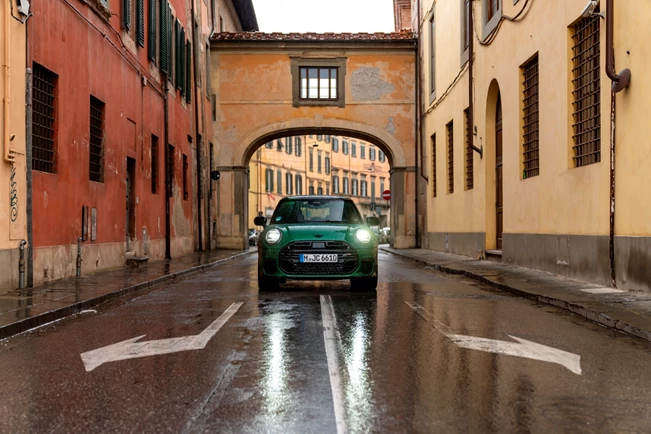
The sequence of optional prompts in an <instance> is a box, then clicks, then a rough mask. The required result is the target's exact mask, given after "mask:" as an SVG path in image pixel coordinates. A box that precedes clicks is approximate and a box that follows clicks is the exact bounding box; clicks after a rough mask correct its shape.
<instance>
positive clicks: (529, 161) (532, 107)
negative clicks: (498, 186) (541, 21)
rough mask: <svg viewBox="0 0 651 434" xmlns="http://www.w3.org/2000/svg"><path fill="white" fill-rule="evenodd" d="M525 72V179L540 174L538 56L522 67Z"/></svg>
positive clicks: (523, 127)
mask: <svg viewBox="0 0 651 434" xmlns="http://www.w3.org/2000/svg"><path fill="white" fill-rule="evenodd" d="M522 72H523V89H524V90H523V103H524V109H523V113H522V120H523V126H522V129H523V133H522V134H523V139H524V141H523V150H522V154H523V157H524V172H523V174H522V175H523V178H530V177H532V176H538V175H539V174H540V162H539V156H540V155H539V151H538V144H539V141H538V139H539V133H538V132H539V124H538V110H539V106H538V55H537V54H536V55H535V56H534V57H533V58H532V59H531V60H529V61H528V62H527V63H525V64H524V65H523V66H522Z"/></svg>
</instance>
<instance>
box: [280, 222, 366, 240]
mask: <svg viewBox="0 0 651 434" xmlns="http://www.w3.org/2000/svg"><path fill="white" fill-rule="evenodd" d="M360 226H361V225H346V224H336V223H328V224H322V225H321V224H294V225H292V224H287V225H278V226H277V227H278V229H280V230H282V231H283V232H284V233H285V234H286V235H287V238H286V241H297V240H329V241H344V240H346V239H347V236H348V234H350V233H352V232H353V231H354V230H355V229H357V228H358V227H360Z"/></svg>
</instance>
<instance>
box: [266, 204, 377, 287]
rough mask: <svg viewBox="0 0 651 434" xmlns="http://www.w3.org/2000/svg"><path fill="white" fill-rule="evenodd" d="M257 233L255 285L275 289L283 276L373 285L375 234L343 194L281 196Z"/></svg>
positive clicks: (374, 220)
mask: <svg viewBox="0 0 651 434" xmlns="http://www.w3.org/2000/svg"><path fill="white" fill-rule="evenodd" d="M254 223H255V225H256V226H265V228H264V230H263V231H262V232H261V233H260V236H259V237H258V288H259V289H260V290H265V289H275V288H277V287H278V285H279V284H280V283H283V282H284V281H286V280H287V279H291V280H338V279H350V283H351V289H353V290H368V291H374V290H375V288H376V287H377V238H376V236H375V234H374V233H373V231H372V230H371V228H370V226H374V225H378V224H379V220H378V218H377V217H367V219H366V222H364V221H363V219H362V216H361V215H360V213H359V211H358V209H357V206H355V203H354V202H353V201H352V200H350V199H348V198H345V197H336V196H295V197H286V198H284V199H281V200H280V202H278V205H277V206H276V209H275V211H274V213H273V216H272V217H271V220H270V222H269V223H268V224H267V222H266V219H265V217H263V216H259V217H256V218H255V220H254Z"/></svg>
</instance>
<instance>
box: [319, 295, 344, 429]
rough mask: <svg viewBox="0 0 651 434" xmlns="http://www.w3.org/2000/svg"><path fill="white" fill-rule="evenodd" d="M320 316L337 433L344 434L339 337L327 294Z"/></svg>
mask: <svg viewBox="0 0 651 434" xmlns="http://www.w3.org/2000/svg"><path fill="white" fill-rule="evenodd" d="M321 317H322V318H323V340H324V341H325V349H326V356H327V358H328V372H329V373H330V387H331V388H332V403H333V404H334V407H335V419H336V422H337V434H345V433H347V432H348V427H347V426H346V412H345V408H344V391H343V387H342V385H341V369H340V367H339V357H338V354H337V347H338V346H339V345H340V342H339V340H340V337H339V332H338V330H337V325H336V324H337V323H336V319H335V311H334V306H333V305H332V299H331V298H330V296H329V295H326V296H324V295H322V296H321Z"/></svg>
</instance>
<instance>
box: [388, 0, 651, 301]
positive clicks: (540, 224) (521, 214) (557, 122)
mask: <svg viewBox="0 0 651 434" xmlns="http://www.w3.org/2000/svg"><path fill="white" fill-rule="evenodd" d="M405 3H406V2H404V1H401V0H395V1H394V5H395V10H396V11H400V13H403V12H405V9H404V4H405ZM412 4H413V5H414V8H413V10H412V17H413V18H412V20H411V21H412V22H416V23H421V24H420V25H419V27H418V28H415V30H416V31H417V33H418V36H419V39H420V44H419V46H420V47H421V52H420V59H421V71H422V74H421V77H420V80H421V83H420V88H421V97H420V99H421V107H420V112H421V113H422V119H423V121H422V125H421V127H422V128H421V142H422V147H421V149H422V150H423V151H424V152H423V153H422V155H423V156H424V157H425V160H426V161H427V163H426V167H427V168H428V187H427V205H428V212H427V215H428V221H427V235H428V237H427V240H426V241H427V244H428V245H429V248H431V249H434V250H440V251H448V252H452V253H457V254H463V255H467V256H472V257H481V256H483V255H484V254H487V255H489V256H493V257H494V258H495V259H497V260H502V261H503V262H505V263H509V264H517V265H522V266H527V267H532V268H537V269H542V270H546V271H550V272H553V273H556V274H560V275H566V276H570V277H574V278H579V279H583V280H588V281H592V282H595V283H599V284H603V285H609V286H611V285H613V284H616V286H618V287H619V288H622V289H628V290H643V291H647V292H648V291H651V271H649V267H648V266H647V264H648V263H649V260H650V258H651V223H650V222H651V218H650V217H651V206H650V205H649V204H648V201H646V200H644V199H643V198H645V197H648V196H649V195H650V194H651V171H649V170H648V167H649V163H648V155H649V153H650V152H651V143H649V141H648V140H646V137H647V135H648V134H647V133H646V131H645V128H646V122H645V107H647V106H648V103H649V98H650V96H649V95H651V92H650V91H651V82H649V81H648V80H645V79H644V76H645V73H646V71H648V70H649V69H650V68H651V60H650V59H651V48H650V46H649V45H648V44H647V43H646V38H645V36H646V33H645V30H644V29H645V26H646V24H645V23H648V22H649V21H650V20H651V4H649V3H647V2H636V3H635V4H633V3H630V2H625V1H601V2H599V6H598V8H597V9H596V10H595V11H594V12H593V13H590V11H588V12H587V13H584V12H583V11H584V9H585V7H586V0H551V1H540V0H524V1H523V0H519V1H513V2H512V1H510V0H509V1H506V0H481V1H474V2H473V1H469V0H456V1H438V2H434V1H416V2H413V3H412ZM610 6H612V10H607V9H608V8H609V7H610ZM471 11H472V15H470V13H471ZM470 16H472V17H473V21H474V25H473V26H472V27H471V26H469V22H470V20H469V17H470ZM513 20H516V22H513ZM608 20H613V25H612V29H613V33H612V34H609V29H608V28H609V26H608ZM405 21H406V20H405V19H404V18H403V19H401V22H400V23H399V24H397V25H400V26H402V25H403V24H402V23H404V22H405ZM469 59H472V61H473V62H472V65H471V64H469ZM614 59H616V63H615V60H614ZM629 73H630V76H631V77H632V78H631V79H630V81H629V80H628V77H629ZM470 77H472V86H469V80H470ZM611 87H613V88H615V89H616V90H617V93H616V94H614V93H613V94H611ZM471 92H472V95H471ZM614 100H616V101H617V104H616V108H615V105H613V104H612V101H614ZM611 108H612V110H611ZM611 119H613V120H614V122H613V124H612V128H611ZM615 127H616V130H614V131H613V128H615ZM615 144H616V147H615ZM475 148H476V149H477V150H481V151H483V153H482V154H480V153H479V152H477V151H476V150H475ZM615 149H616V151H615ZM611 162H613V163H614V165H613V166H612V170H611ZM611 179H612V182H611ZM611 188H612V190H611Z"/></svg>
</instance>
